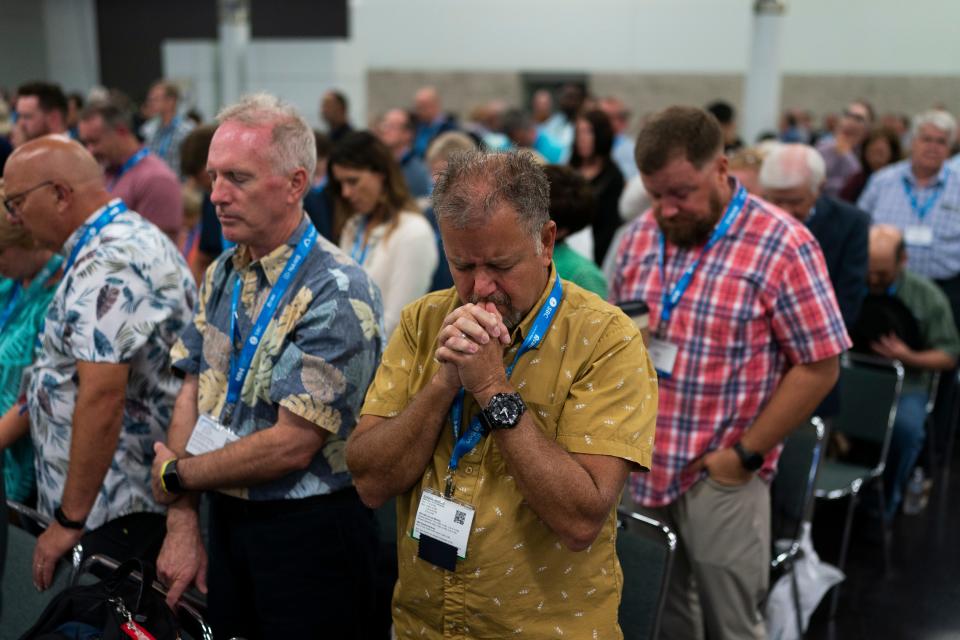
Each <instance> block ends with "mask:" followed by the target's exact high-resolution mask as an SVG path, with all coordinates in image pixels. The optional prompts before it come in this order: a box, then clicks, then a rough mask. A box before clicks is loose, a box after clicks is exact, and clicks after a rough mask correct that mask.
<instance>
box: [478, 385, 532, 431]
mask: <svg viewBox="0 0 960 640" xmlns="http://www.w3.org/2000/svg"><path fill="white" fill-rule="evenodd" d="M526 410H527V405H525V404H524V403H523V398H521V397H520V394H519V393H498V394H496V395H494V396H493V397H492V398H490V402H489V403H487V406H486V408H484V409H483V411H481V412H480V421H481V422H482V423H483V426H485V427H486V428H487V429H488V430H489V429H513V428H514V427H515V426H517V424H518V423H519V422H520V416H522V415H523V412H524V411H526Z"/></svg>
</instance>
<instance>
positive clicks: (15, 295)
mask: <svg viewBox="0 0 960 640" xmlns="http://www.w3.org/2000/svg"><path fill="white" fill-rule="evenodd" d="M21 294H23V286H22V285H21V284H20V283H19V282H14V283H13V288H12V289H11V290H10V300H9V301H8V302H7V307H6V308H5V309H4V310H3V313H2V314H0V334H2V333H3V330H4V329H6V328H7V323H8V322H10V318H11V317H12V316H13V311H14V309H16V308H17V303H18V302H20V296H21Z"/></svg>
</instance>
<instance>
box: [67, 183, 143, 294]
mask: <svg viewBox="0 0 960 640" xmlns="http://www.w3.org/2000/svg"><path fill="white" fill-rule="evenodd" d="M124 211H127V205H125V204H124V203H123V200H114V202H113V203H112V204H109V205H107V208H106V210H105V211H104V212H103V213H101V214H100V215H99V216H98V217H97V219H96V220H94V221H93V222H91V223H90V224H88V225H86V228H85V229H84V231H83V235H81V236H80V239H79V240H77V244H75V245H73V250H72V251H71V252H70V257H69V258H67V263H66V264H65V265H64V267H63V277H64V279H66V277H67V273H69V272H70V269H71V268H72V267H73V263H74V262H76V261H77V257H78V256H79V255H80V251H81V250H82V249H83V247H84V246H85V245H86V244H87V243H88V242H90V239H91V238H93V236H95V235H97V234H98V233H100V231H101V229H103V228H104V227H105V226H107V225H108V224H110V223H111V222H113V220H114V218H116V217H117V216H118V215H120V214H121V213H123V212H124Z"/></svg>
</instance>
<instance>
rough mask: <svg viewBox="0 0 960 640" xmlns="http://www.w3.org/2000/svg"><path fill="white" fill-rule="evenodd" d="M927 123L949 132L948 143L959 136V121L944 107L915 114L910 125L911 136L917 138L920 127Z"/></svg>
mask: <svg viewBox="0 0 960 640" xmlns="http://www.w3.org/2000/svg"><path fill="white" fill-rule="evenodd" d="M926 125H930V126H931V127H934V128H936V129H939V130H940V131H943V132H944V133H945V134H947V141H948V144H951V145H952V144H953V141H954V140H955V139H956V137H957V121H956V119H955V118H954V117H953V116H952V115H951V114H950V113H949V112H947V111H944V110H943V109H930V110H929V111H924V112H923V113H918V114H917V115H915V116H914V117H913V122H912V123H911V125H910V137H911V138H912V139H914V140H915V139H916V138H917V135H918V134H919V133H920V127H924V126H926Z"/></svg>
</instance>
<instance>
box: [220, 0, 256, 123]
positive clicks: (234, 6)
mask: <svg viewBox="0 0 960 640" xmlns="http://www.w3.org/2000/svg"><path fill="white" fill-rule="evenodd" d="M219 15H220V23H219V25H218V29H217V35H218V44H219V48H218V58H219V65H218V66H219V71H220V78H219V79H220V82H219V94H220V95H219V96H218V97H219V101H220V106H221V107H222V106H224V105H228V104H231V103H233V102H236V101H237V100H239V99H240V97H241V96H242V95H243V94H244V93H245V92H246V91H247V82H246V79H247V52H248V50H249V47H250V3H249V1H248V0H219Z"/></svg>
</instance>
